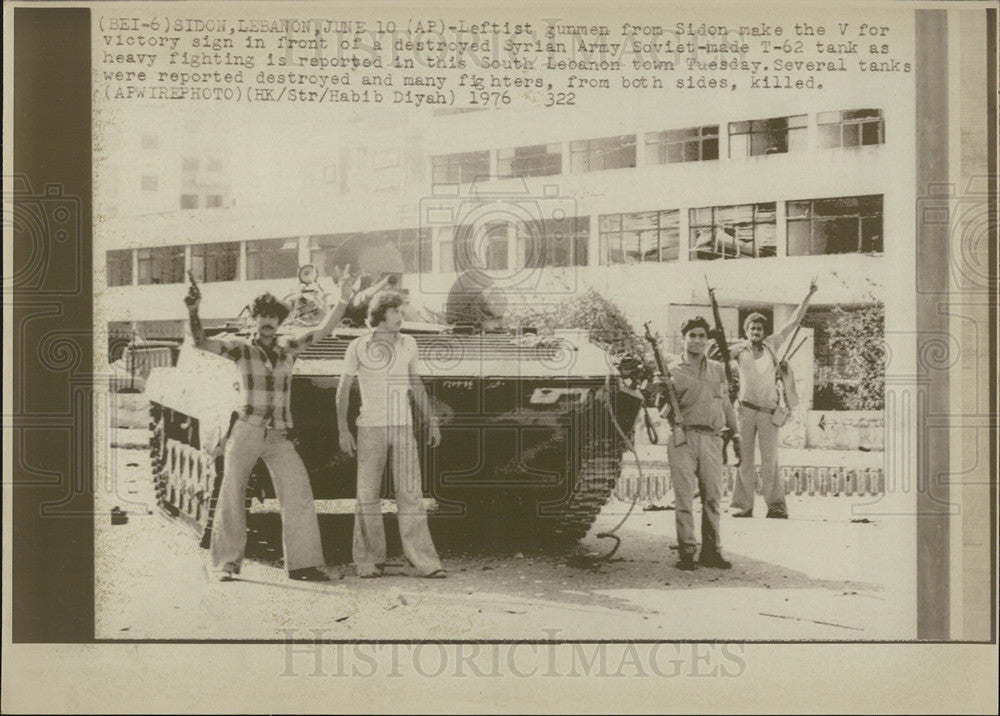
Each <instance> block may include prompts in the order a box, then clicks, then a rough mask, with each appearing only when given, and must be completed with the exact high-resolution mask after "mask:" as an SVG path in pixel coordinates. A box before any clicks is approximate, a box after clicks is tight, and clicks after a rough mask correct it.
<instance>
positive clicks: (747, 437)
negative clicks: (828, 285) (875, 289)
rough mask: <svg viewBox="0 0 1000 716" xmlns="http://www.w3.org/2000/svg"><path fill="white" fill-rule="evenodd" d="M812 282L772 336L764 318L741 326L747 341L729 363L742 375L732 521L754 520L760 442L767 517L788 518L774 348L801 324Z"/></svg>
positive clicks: (813, 286)
mask: <svg viewBox="0 0 1000 716" xmlns="http://www.w3.org/2000/svg"><path fill="white" fill-rule="evenodd" d="M815 292H816V282H815V281H813V283H812V284H810V286H809V293H808V294H806V297H805V298H804V299H803V300H802V303H801V304H799V307H798V309H796V311H795V315H793V316H792V318H791V320H789V321H788V323H786V324H785V325H784V326H782V327H781V328H780V329H778V330H776V331H775V332H774V333H773V334H772V335H770V336H766V337H765V335H764V334H765V325H764V324H765V319H764V316H762V315H761V314H759V313H751V314H750V315H749V316H747V318H746V320H745V321H744V322H743V330H744V332H745V333H746V335H747V341H746V342H745V343H743V344H741V345H739V346H737V347H736V348H734V349H733V350H732V362H733V364H734V365H735V366H736V368H737V369H738V370H739V372H740V398H739V424H740V442H741V447H742V451H743V455H742V460H741V462H740V470H739V477H738V479H737V480H736V485H735V487H734V488H733V502H732V507H733V509H734V510H735V512H734V513H733V517H753V503H754V486H755V483H756V482H757V476H756V474H755V471H754V462H755V454H754V453H755V451H756V447H757V443H758V442H759V443H760V464H761V470H760V471H761V483H762V488H761V491H762V492H763V495H764V500H765V502H767V516H768V517H771V518H776V519H787V518H788V505H787V504H786V502H785V490H784V486H783V485H782V484H781V480H780V479H779V478H778V427H777V426H776V425H774V423H773V421H772V417H773V416H774V412H775V410H776V409H777V407H778V389H777V378H778V367H779V366H778V363H779V360H778V349H780V348H781V346H782V345H783V344H784V343H785V341H786V340H788V337H789V336H790V335H791V334H792V333H793V332H794V331H795V329H796V328H797V327H798V326H799V324H800V323H801V322H802V319H803V318H804V317H805V315H806V309H807V308H808V306H809V299H810V298H812V295H813V294H814V293H815Z"/></svg>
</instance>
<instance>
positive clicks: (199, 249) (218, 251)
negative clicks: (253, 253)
mask: <svg viewBox="0 0 1000 716" xmlns="http://www.w3.org/2000/svg"><path fill="white" fill-rule="evenodd" d="M239 266H240V245H239V244H238V243H237V242H235V241H229V242H225V243H219V244H196V245H194V246H192V247H191V272H192V273H193V274H194V276H195V278H196V279H197V280H199V281H204V282H206V283H209V282H212V281H235V280H236V279H237V277H238V276H239Z"/></svg>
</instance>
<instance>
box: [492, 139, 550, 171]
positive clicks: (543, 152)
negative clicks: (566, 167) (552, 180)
mask: <svg viewBox="0 0 1000 716" xmlns="http://www.w3.org/2000/svg"><path fill="white" fill-rule="evenodd" d="M561 171H562V145H560V144H558V143H556V144H536V145H533V146H530V147H514V148H513V149H501V150H500V151H499V152H498V155H497V173H498V174H499V175H500V176H501V177H547V176H552V175H553V174H559V173H560V172H561Z"/></svg>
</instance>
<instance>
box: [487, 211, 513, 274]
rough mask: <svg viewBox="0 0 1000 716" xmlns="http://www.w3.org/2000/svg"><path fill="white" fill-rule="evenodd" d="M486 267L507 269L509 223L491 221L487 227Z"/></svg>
mask: <svg viewBox="0 0 1000 716" xmlns="http://www.w3.org/2000/svg"><path fill="white" fill-rule="evenodd" d="M484 248H485V251H484V256H483V258H485V259H486V268H487V270H490V271H506V270H507V223H506V222H491V223H490V224H488V225H487V227H486V237H485V244H484Z"/></svg>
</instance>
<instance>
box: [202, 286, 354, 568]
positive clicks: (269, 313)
mask: <svg viewBox="0 0 1000 716" xmlns="http://www.w3.org/2000/svg"><path fill="white" fill-rule="evenodd" d="M355 280H356V277H355V276H354V275H352V274H351V273H350V267H347V269H346V270H345V272H344V275H343V276H341V277H340V301H339V303H337V305H336V306H335V307H334V308H333V309H331V310H330V311H329V312H328V313H327V316H326V318H325V320H324V321H323V322H322V323H320V325H318V326H317V327H316V328H314V329H312V330H309V331H306V332H304V333H301V334H299V335H297V336H295V337H290V336H280V337H279V336H278V335H277V331H278V328H279V326H280V325H281V324H282V323H283V322H284V320H285V319H286V318H287V317H288V312H289V309H288V307H287V306H285V305H284V304H283V303H281V302H280V301H279V300H278V299H277V298H275V297H274V296H272V295H271V294H270V293H264V294H262V295H260V296H258V297H257V298H256V299H255V300H254V302H253V304H252V305H251V317H252V318H253V320H254V322H255V324H256V326H255V329H254V332H253V334H252V335H251V336H250V338H249V340H247V339H243V338H237V337H233V338H225V339H219V338H208V337H206V335H205V330H204V328H203V327H202V325H201V320H200V318H199V317H198V306H199V305H200V303H201V291H200V290H199V288H198V286H197V285H195V284H194V283H193V282H192V284H191V287H190V289H189V291H188V295H187V296H186V297H185V299H184V302H185V304H186V305H187V308H188V314H189V319H190V323H191V336H192V338H193V340H194V345H195V346H196V347H198V348H200V349H201V350H205V351H209V352H211V353H216V354H218V355H221V356H224V357H226V358H229V359H230V360H232V361H233V362H234V363H236V366H237V368H238V369H239V373H240V381H241V384H242V389H243V391H242V395H243V401H244V402H243V405H242V406H241V407H240V411H239V417H238V419H237V420H236V422H235V423H234V424H233V427H232V431H231V433H230V435H229V439H228V441H227V442H226V449H225V463H224V468H223V477H222V485H221V487H220V489H219V497H218V501H217V503H216V508H215V521H214V524H213V529H212V544H211V561H212V564H211V569H212V572H213V574H214V575H215V576H216V578H217V579H219V580H220V581H231V580H232V579H233V577H234V575H236V574H239V572H240V567H241V564H242V561H243V556H244V552H245V550H246V541H247V534H246V512H245V507H244V496H245V494H246V488H247V482H248V480H249V478H250V473H251V471H252V470H253V467H254V465H255V464H256V463H257V460H258V459H262V460H263V461H264V463H265V464H266V465H267V468H268V470H269V471H270V473H271V480H272V482H273V483H274V490H275V492H276V493H277V497H278V501H279V503H280V505H281V533H282V543H283V547H284V556H285V569H287V570H288V576H289V578H291V579H295V580H302V581H327V580H329V576H328V575H327V574H326V573H325V572H323V571H322V570H321V569H320V567H322V566H323V565H324V564H325V561H324V559H323V548H322V545H321V543H320V535H319V523H318V521H317V518H316V508H315V505H314V503H313V494H312V488H311V486H310V484H309V476H308V473H307V472H306V468H305V465H304V464H303V462H302V458H301V457H299V454H298V453H297V452H296V450H295V446H294V445H293V444H292V442H291V440H289V439H288V431H289V430H291V428H292V415H291V411H290V398H291V384H292V368H293V365H294V363H295V359H296V358H297V357H298V356H299V354H300V353H302V351H303V350H305V349H306V348H307V347H308V346H310V345H312V344H313V343H315V342H316V341H318V340H321V339H323V338H325V337H326V336H328V335H329V334H330V333H331V332H332V331H333V329H334V328H336V326H337V325H338V324H339V323H340V321H341V319H342V318H343V316H344V311H345V310H346V308H347V305H348V303H349V302H350V300H351V297H352V296H353V295H354V283H355Z"/></svg>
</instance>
